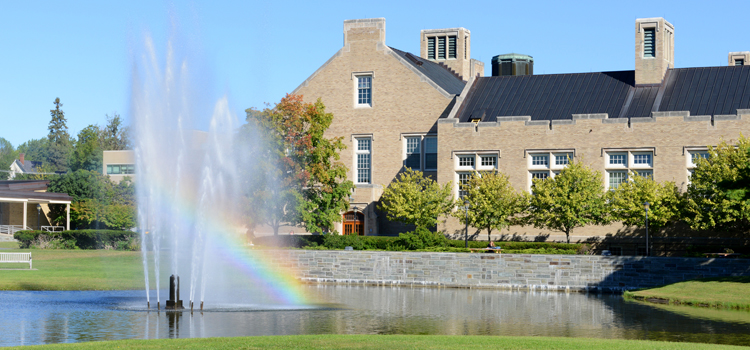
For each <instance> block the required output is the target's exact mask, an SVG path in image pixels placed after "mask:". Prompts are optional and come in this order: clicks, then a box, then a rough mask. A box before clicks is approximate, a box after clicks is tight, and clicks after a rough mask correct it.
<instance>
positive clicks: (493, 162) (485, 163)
mask: <svg viewBox="0 0 750 350" xmlns="http://www.w3.org/2000/svg"><path fill="white" fill-rule="evenodd" d="M479 159H480V160H481V162H480V166H481V167H482V168H487V167H489V168H496V167H497V156H489V155H488V156H484V155H480V156H479Z"/></svg>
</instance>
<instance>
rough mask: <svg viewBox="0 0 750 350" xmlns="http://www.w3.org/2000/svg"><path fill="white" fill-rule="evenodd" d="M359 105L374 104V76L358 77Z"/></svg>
mask: <svg viewBox="0 0 750 350" xmlns="http://www.w3.org/2000/svg"><path fill="white" fill-rule="evenodd" d="M357 105H359V106H372V76H369V75H364V76H358V77H357Z"/></svg>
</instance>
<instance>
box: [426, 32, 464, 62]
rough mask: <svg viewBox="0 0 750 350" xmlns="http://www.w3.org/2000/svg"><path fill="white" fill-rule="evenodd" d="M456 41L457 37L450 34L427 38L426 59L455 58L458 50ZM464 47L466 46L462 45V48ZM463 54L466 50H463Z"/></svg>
mask: <svg viewBox="0 0 750 350" xmlns="http://www.w3.org/2000/svg"><path fill="white" fill-rule="evenodd" d="M457 42H458V38H457V37H456V36H455V35H451V36H448V37H445V36H437V37H435V36H433V37H429V38H427V59H430V60H434V59H438V60H444V59H446V58H448V59H455V58H456V55H457V52H458V51H457ZM465 49H466V47H465V45H464V50H465ZM464 55H466V52H464Z"/></svg>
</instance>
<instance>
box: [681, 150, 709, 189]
mask: <svg viewBox="0 0 750 350" xmlns="http://www.w3.org/2000/svg"><path fill="white" fill-rule="evenodd" d="M686 155H687V171H688V174H687V184H690V178H691V177H692V176H693V172H695V168H696V167H697V166H698V163H699V162H700V159H701V158H703V159H705V160H708V158H709V156H710V155H709V154H708V150H706V149H694V150H689V151H687V153H686Z"/></svg>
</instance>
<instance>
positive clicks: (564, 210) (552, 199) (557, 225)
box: [526, 160, 608, 243]
mask: <svg viewBox="0 0 750 350" xmlns="http://www.w3.org/2000/svg"><path fill="white" fill-rule="evenodd" d="M531 190H532V196H531V200H530V205H529V209H528V211H527V212H528V216H527V218H526V222H527V223H530V224H532V225H534V226H535V227H538V228H544V229H549V230H555V231H560V232H564V233H565V237H566V239H567V242H568V243H570V232H571V231H572V230H573V229H575V228H578V227H583V226H586V225H591V224H603V223H606V222H607V220H608V218H607V214H608V212H607V206H606V202H605V200H604V186H603V185H602V175H601V173H600V172H598V171H594V170H592V169H591V168H589V167H588V166H585V165H584V164H583V161H582V160H571V162H570V164H569V165H568V166H567V167H566V168H565V169H563V170H562V171H560V174H558V175H557V176H555V177H552V178H547V179H544V180H540V179H535V180H534V184H533V185H532V189H531Z"/></svg>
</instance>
